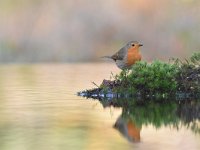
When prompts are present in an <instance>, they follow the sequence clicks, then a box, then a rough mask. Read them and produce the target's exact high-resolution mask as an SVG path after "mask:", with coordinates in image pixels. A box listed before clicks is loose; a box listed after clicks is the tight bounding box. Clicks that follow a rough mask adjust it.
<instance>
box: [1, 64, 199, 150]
mask: <svg viewBox="0 0 200 150" xmlns="http://www.w3.org/2000/svg"><path fill="white" fill-rule="evenodd" d="M111 71H112V72H113V73H114V74H115V73H118V72H119V71H120V70H119V69H117V67H116V66H115V65H114V64H98V63H97V64H89V63H88V64H87V63H86V64H45V65H43V64H38V65H1V66H0V103H1V104H0V149H3V150H4V149H5V150H12V149H14V150H23V149H24V150H27V149H48V150H51V149H52V150H54V149H85V150H90V149H91V150H93V149H100V150H101V149H105V150H110V149H133V148H134V149H200V142H199V141H200V138H199V136H198V135H194V134H193V133H192V132H191V131H189V130H186V129H184V128H183V129H181V130H179V131H176V130H173V129H169V128H164V127H163V128H161V129H160V130H156V129H154V128H153V127H151V126H147V127H142V129H141V131H140V134H141V135H140V136H141V142H140V143H133V144H131V143H129V142H128V141H127V140H126V139H125V138H123V136H121V134H120V133H119V132H118V131H117V130H115V129H114V128H113V125H114V124H115V122H116V120H117V118H118V117H119V116H120V114H121V109H119V108H118V109H116V108H107V109H104V108H103V107H102V105H101V104H100V103H99V102H98V101H94V100H91V99H88V100H86V99H84V98H81V97H77V96H76V92H77V91H81V90H84V89H89V88H93V87H94V85H93V84H92V83H91V82H92V81H94V82H95V83H97V84H100V83H101V82H102V79H104V78H105V79H109V77H110V72H111Z"/></svg>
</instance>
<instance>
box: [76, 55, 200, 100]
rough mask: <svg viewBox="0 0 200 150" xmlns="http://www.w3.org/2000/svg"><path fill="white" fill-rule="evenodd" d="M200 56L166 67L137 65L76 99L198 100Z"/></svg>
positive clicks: (157, 61)
mask: <svg viewBox="0 0 200 150" xmlns="http://www.w3.org/2000/svg"><path fill="white" fill-rule="evenodd" d="M199 94H200V53H195V54H193V55H192V57H191V58H189V59H186V60H184V61H181V60H179V59H171V60H170V61H169V62H168V63H165V62H161V61H159V60H155V61H154V62H152V63H147V62H144V61H140V62H137V63H136V64H135V65H133V67H132V68H131V69H130V70H123V71H121V73H120V74H118V75H113V80H103V82H102V84H101V85H100V86H99V87H98V88H95V89H91V90H86V91H83V92H79V93H78V95H80V96H86V97H93V98H102V97H104V98H105V97H107V98H113V97H132V96H136V97H138V98H140V97H141V98H143V99H144V98H154V99H155V98H158V99H160V98H170V97H171V96H175V97H179V98H180V97H182V98H188V97H197V98H198V97H200V96H199Z"/></svg>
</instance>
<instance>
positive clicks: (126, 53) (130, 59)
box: [103, 41, 143, 70]
mask: <svg viewBox="0 0 200 150" xmlns="http://www.w3.org/2000/svg"><path fill="white" fill-rule="evenodd" d="M141 46H143V45H142V44H139V43H138V42H137V41H130V42H128V43H127V44H126V45H125V46H124V47H122V48H121V49H120V50H119V51H118V52H116V53H115V54H114V55H112V56H104V57H103V58H110V59H113V60H114V61H115V63H116V65H117V66H118V67H119V68H120V69H122V70H123V69H130V68H131V66H132V65H133V64H135V63H136V62H137V61H140V60H141V58H142V56H141V54H140V50H139V48H140V47H141Z"/></svg>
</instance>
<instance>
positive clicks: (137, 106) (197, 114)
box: [100, 99, 200, 142]
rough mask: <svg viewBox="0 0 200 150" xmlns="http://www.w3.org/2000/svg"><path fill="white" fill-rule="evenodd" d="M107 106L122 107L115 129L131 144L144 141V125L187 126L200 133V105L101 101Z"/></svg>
mask: <svg viewBox="0 0 200 150" xmlns="http://www.w3.org/2000/svg"><path fill="white" fill-rule="evenodd" d="M100 102H101V103H102V105H103V106H104V107H110V106H114V107H122V114H121V116H120V117H119V118H118V120H117V121H116V123H115V125H114V127H115V128H116V129H117V130H119V131H120V132H121V133H122V135H124V136H125V137H126V138H127V139H128V140H129V141H134V142H136V141H140V131H141V129H142V126H144V125H145V126H147V125H152V126H153V127H155V128H156V129H159V128H161V127H163V126H165V127H170V128H173V129H177V130H179V129H181V128H182V127H185V128H187V129H189V130H192V131H193V132H194V133H195V134H200V126H199V125H200V124H199V123H200V122H199V121H200V102H199V101H187V102H186V101H184V102H175V101H172V100H167V101H163V102H162V103H161V102H160V101H159V102H155V101H148V102H147V101H145V102H144V101H136V100H133V99H113V100H110V101H107V100H101V101H100Z"/></svg>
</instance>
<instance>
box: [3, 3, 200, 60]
mask: <svg viewBox="0 0 200 150" xmlns="http://www.w3.org/2000/svg"><path fill="white" fill-rule="evenodd" d="M199 39H200V1H199V0H176V1H175V0H148V1H147V0H95V1H94V0H1V1H0V62H1V63H15V62H17V63H30V62H31V63H32V62H33V63H35V62H86V61H87V62H89V61H102V60H101V59H100V57H101V56H102V55H110V54H112V53H114V52H116V51H117V50H118V49H119V48H121V47H122V46H123V45H124V44H125V43H126V42H128V41H130V40H137V41H139V42H141V43H142V44H144V47H142V54H143V59H145V60H147V61H151V60H153V59H162V60H168V59H169V58H170V57H179V58H185V57H188V56H189V55H191V53H193V52H197V51H199V50H200V42H199Z"/></svg>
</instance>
